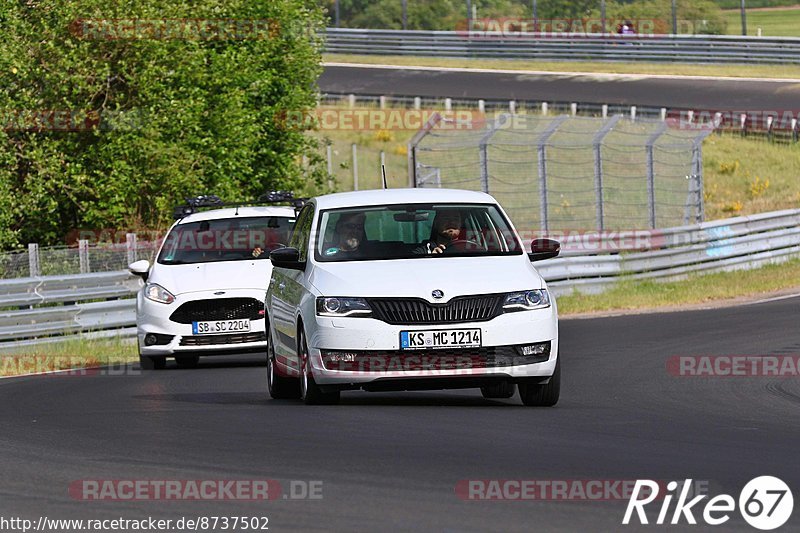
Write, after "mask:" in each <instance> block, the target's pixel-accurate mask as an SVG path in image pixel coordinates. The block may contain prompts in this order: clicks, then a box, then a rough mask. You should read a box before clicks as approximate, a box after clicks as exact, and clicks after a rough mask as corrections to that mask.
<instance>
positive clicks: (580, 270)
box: [537, 209, 800, 295]
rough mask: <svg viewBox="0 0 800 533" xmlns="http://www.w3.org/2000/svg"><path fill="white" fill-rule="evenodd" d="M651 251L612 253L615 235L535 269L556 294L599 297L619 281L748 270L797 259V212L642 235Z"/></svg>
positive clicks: (799, 221)
mask: <svg viewBox="0 0 800 533" xmlns="http://www.w3.org/2000/svg"><path fill="white" fill-rule="evenodd" d="M644 237H646V239H647V240H649V242H650V247H649V248H648V249H644V250H629V251H622V252H619V251H617V250H613V248H614V247H615V245H616V244H617V243H616V242H611V241H612V239H614V235H613V234H611V235H610V236H609V235H605V236H603V235H599V236H598V238H597V239H594V240H593V239H583V240H582V241H581V243H580V245H579V246H570V243H569V242H566V243H565V249H564V252H563V253H562V255H561V256H560V257H558V258H556V259H551V260H547V261H543V262H541V263H538V264H537V269H538V270H539V272H540V273H541V274H542V276H543V277H544V278H545V279H546V280H547V282H548V286H549V287H550V288H551V290H552V291H553V292H554V293H555V294H557V295H558V294H567V293H570V292H572V291H573V290H578V291H580V292H584V293H596V292H601V291H603V290H605V289H607V288H608V287H610V286H611V285H613V284H614V283H616V282H618V281H620V280H621V279H629V280H642V279H659V280H662V281H672V280H680V279H685V278H686V277H687V276H689V275H690V274H695V273H709V272H719V271H730V270H738V269H750V268H757V267H759V266H763V265H765V264H768V263H778V262H782V261H786V260H789V259H792V258H793V257H797V256H798V255H799V254H800V209H797V210H794V209H793V210H784V211H775V212H771V213H762V214H758V215H750V216H742V217H736V218H730V219H725V220H717V221H713V222H704V223H702V224H695V225H690V226H682V227H677V228H671V229H666V230H661V231H653V232H647V233H646V234H644Z"/></svg>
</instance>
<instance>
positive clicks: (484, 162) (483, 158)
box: [478, 113, 510, 193]
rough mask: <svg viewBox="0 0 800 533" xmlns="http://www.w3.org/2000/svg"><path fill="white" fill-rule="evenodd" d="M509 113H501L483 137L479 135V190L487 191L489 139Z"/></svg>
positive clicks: (503, 122) (504, 121)
mask: <svg viewBox="0 0 800 533" xmlns="http://www.w3.org/2000/svg"><path fill="white" fill-rule="evenodd" d="M509 116H510V115H508V114H506V113H503V114H502V115H500V116H499V117H497V119H496V120H495V121H494V123H492V125H491V126H490V127H489V131H487V132H486V133H485V134H484V135H483V137H481V140H480V143H479V144H478V157H479V158H480V169H481V190H482V191H483V192H485V193H488V192H489V139H491V138H492V135H494V134H495V133H496V132H497V130H498V129H500V127H501V126H502V125H503V124H505V123H506V120H508V118H509Z"/></svg>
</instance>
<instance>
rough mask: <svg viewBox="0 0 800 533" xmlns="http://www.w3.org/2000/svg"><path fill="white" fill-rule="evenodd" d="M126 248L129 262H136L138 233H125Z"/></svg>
mask: <svg viewBox="0 0 800 533" xmlns="http://www.w3.org/2000/svg"><path fill="white" fill-rule="evenodd" d="M125 250H126V251H127V252H128V264H129V265H130V264H131V263H135V262H136V234H135V233H126V234H125Z"/></svg>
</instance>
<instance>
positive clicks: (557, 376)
mask: <svg viewBox="0 0 800 533" xmlns="http://www.w3.org/2000/svg"><path fill="white" fill-rule="evenodd" d="M534 379H535V378H534ZM560 394H561V357H559V358H558V359H557V360H556V369H555V371H554V372H553V377H551V378H550V381H548V382H547V383H545V384H544V385H540V384H538V383H530V382H529V381H522V382H520V384H519V395H520V397H521V398H522V403H523V404H525V405H529V406H534V407H552V406H554V405H555V404H557V403H558V397H559V396H560Z"/></svg>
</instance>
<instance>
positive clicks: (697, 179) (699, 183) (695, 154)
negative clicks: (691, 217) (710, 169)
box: [692, 133, 709, 223]
mask: <svg viewBox="0 0 800 533" xmlns="http://www.w3.org/2000/svg"><path fill="white" fill-rule="evenodd" d="M707 135H709V134H708V133H707V134H705V135H701V136H699V137H698V138H696V139H695V141H694V147H693V148H692V162H693V163H694V176H693V178H694V185H695V191H696V192H697V217H696V219H695V222H697V223H700V222H703V221H704V220H705V219H706V201H705V197H704V196H703V147H702V142H703V139H704V138H705V137H706V136H707Z"/></svg>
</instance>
